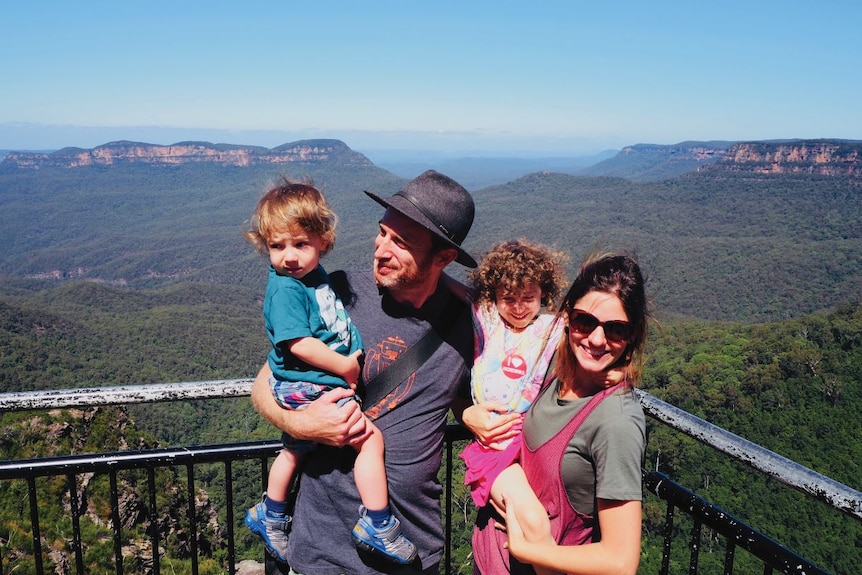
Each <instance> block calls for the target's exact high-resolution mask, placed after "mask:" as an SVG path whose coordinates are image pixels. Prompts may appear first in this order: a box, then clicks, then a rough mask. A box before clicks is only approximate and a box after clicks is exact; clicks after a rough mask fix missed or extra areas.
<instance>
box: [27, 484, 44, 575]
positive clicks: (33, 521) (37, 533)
mask: <svg viewBox="0 0 862 575" xmlns="http://www.w3.org/2000/svg"><path fill="white" fill-rule="evenodd" d="M27 491H28V493H29V496H30V528H31V531H32V536H33V558H34V560H35V561H36V575H43V573H44V567H43V566H42V532H41V530H40V529H39V508H38V507H37V502H36V480H35V479H34V478H33V477H28V478H27Z"/></svg>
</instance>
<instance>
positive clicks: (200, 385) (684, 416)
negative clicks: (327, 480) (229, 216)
mask: <svg viewBox="0 0 862 575" xmlns="http://www.w3.org/2000/svg"><path fill="white" fill-rule="evenodd" d="M253 381H254V380H252V379H230V380H213V381H199V382H180V383H158V384H147V385H129V386H116V387H94V388H85V389H56V390H48V391H31V392H11V393H0V412H7V411H26V410H39V409H57V408H71V407H88V406H105V405H126V404H134V403H153V402H165V401H178V400H193V399H218V398H227V397H242V396H248V395H249V394H250V393H251V384H252V382H253ZM637 395H638V399H639V400H640V402H641V405H642V406H643V408H644V411H645V412H646V413H647V415H649V416H650V417H652V418H654V419H656V420H658V421H661V422H662V423H665V424H666V425H668V426H670V427H672V428H674V429H676V430H678V431H681V432H682V433H685V434H686V435H689V436H691V437H693V438H695V439H697V440H698V441H700V442H701V443H704V444H706V445H709V446H711V447H713V448H714V449H717V450H718V451H721V452H723V453H726V454H728V455H730V456H731V457H733V458H734V459H736V460H738V461H741V462H743V463H746V464H748V465H750V466H751V467H753V468H755V469H757V470H759V471H761V472H763V473H766V474H767V475H769V476H771V477H773V478H775V479H776V480H778V481H780V482H781V483H784V484H785V485H788V486H790V487H793V488H795V489H798V490H800V491H802V492H804V493H806V494H808V495H810V496H812V497H815V498H817V499H819V500H822V501H824V502H826V503H828V504H829V505H831V506H832V507H834V508H835V509H838V510H839V511H842V512H843V513H846V514H848V515H850V516H852V517H854V518H856V519H858V520H860V521H862V492H860V491H858V490H856V489H852V488H850V487H848V486H847V485H844V484H842V483H839V482H838V481H835V480H834V479H832V478H830V477H827V476H825V475H823V474H820V473H817V472H816V471H814V470H812V469H809V468H807V467H805V466H803V465H800V464H798V463H796V462H795V461H793V460H791V459H788V458H786V457H783V456H781V455H778V454H777V453H774V452H772V451H769V450H768V449H766V448H764V447H761V446H760V445H758V444H756V443H753V442H751V441H748V440H747V439H744V438H742V437H740V436H738V435H735V434H733V433H731V432H729V431H727V430H725V429H723V428H721V427H718V426H717V425H713V424H712V423H709V422H708V421H705V420H703V419H701V418H699V417H697V416H695V415H692V414H690V413H688V412H687V411H684V410H682V409H680V408H678V407H675V406H673V405H671V404H669V403H667V402H665V401H662V400H660V399H658V398H657V397H655V396H653V395H651V394H649V393H647V392H645V391H644V390H641V389H638V390H637Z"/></svg>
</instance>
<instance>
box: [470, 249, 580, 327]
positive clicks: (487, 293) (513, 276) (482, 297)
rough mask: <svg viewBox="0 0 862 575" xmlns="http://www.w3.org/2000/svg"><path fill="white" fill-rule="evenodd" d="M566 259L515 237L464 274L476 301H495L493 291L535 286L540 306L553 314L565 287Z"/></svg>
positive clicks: (486, 255)
mask: <svg viewBox="0 0 862 575" xmlns="http://www.w3.org/2000/svg"><path fill="white" fill-rule="evenodd" d="M568 260H569V258H568V256H566V254H564V253H563V252H561V251H557V250H553V249H551V248H549V247H547V246H544V245H541V244H537V243H534V242H531V241H529V240H526V239H524V238H519V239H516V240H508V241H504V242H500V243H499V244H497V245H495V246H494V247H492V248H491V249H490V250H489V251H488V253H487V254H485V257H483V258H482V261H481V262H480V263H479V267H477V268H476V269H475V270H474V271H471V272H470V273H469V274H467V279H468V280H469V281H470V282H471V283H472V286H473V290H474V297H475V298H476V301H477V302H482V303H486V304H490V303H493V302H494V301H495V300H496V292H497V290H498V289H500V288H503V289H504V290H507V291H517V290H520V289H523V288H524V287H525V286H527V285H528V284H535V285H537V286H539V289H540V290H541V291H542V305H543V306H545V307H546V308H547V309H548V310H551V311H553V310H554V308H555V306H556V303H557V300H558V298H559V297H560V294H561V292H562V290H563V287H564V286H565V285H566V279H565V275H564V268H565V264H566V262H568Z"/></svg>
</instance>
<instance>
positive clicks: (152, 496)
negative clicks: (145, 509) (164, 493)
mask: <svg viewBox="0 0 862 575" xmlns="http://www.w3.org/2000/svg"><path fill="white" fill-rule="evenodd" d="M147 493H148V497H149V503H150V509H149V513H148V514H147V518H148V519H149V520H150V525H149V527H150V529H149V531H150V542H151V544H152V546H153V575H160V574H161V557H160V556H159V545H160V541H159V517H158V515H157V514H156V511H158V509H159V508H158V502H157V501H156V469H155V468H154V467H152V466H148V467H147Z"/></svg>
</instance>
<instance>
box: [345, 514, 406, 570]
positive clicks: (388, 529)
mask: <svg viewBox="0 0 862 575" xmlns="http://www.w3.org/2000/svg"><path fill="white" fill-rule="evenodd" d="M353 540H354V541H355V542H356V546H357V547H359V548H360V549H365V550H367V551H374V552H376V553H380V554H382V555H383V556H385V557H386V558H387V559H389V560H390V561H394V562H395V563H401V564H402V565H407V564H408V563H412V562H413V560H414V559H416V555H417V552H416V546H415V545H413V543H411V542H410V540H409V539H407V538H406V537H404V535H402V534H401V523H400V522H399V521H398V519H396V518H395V516H394V515H389V519H387V520H386V524H385V525H384V526H383V527H380V528H378V527H375V526H374V524H373V523H372V522H371V519H369V518H368V512H367V511H366V510H365V507H362V506H360V507H359V521H357V522H356V526H355V527H354V528H353Z"/></svg>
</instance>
